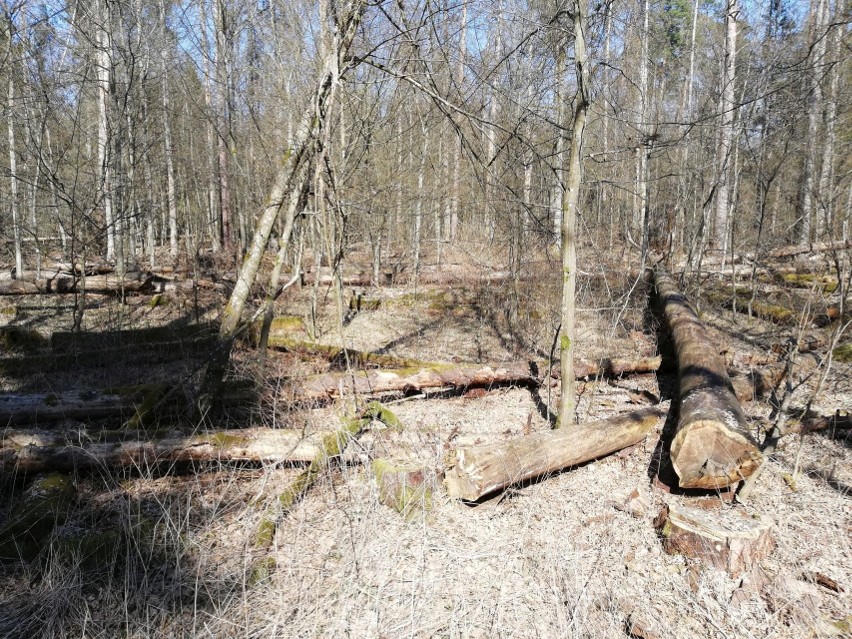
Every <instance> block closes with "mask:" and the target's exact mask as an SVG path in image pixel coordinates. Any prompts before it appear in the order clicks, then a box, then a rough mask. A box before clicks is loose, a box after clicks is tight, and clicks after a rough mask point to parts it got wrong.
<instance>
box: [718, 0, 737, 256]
mask: <svg viewBox="0 0 852 639" xmlns="http://www.w3.org/2000/svg"><path fill="white" fill-rule="evenodd" d="M739 13H740V6H739V0H728V6H727V9H726V11H725V64H724V66H723V68H722V71H723V73H722V100H721V110H722V114H721V115H722V124H721V127H722V130H721V133H720V144H719V158H718V165H719V187H718V190H717V192H716V214H715V226H714V229H715V233H714V238H713V240H714V241H713V243H714V245H715V247H716V248H717V249H719V250H720V251H722V252H723V253H724V252H725V251H726V250H727V248H728V209H729V207H730V202H731V181H732V176H731V158H732V151H733V146H734V114H735V108H736V106H735V102H734V101H735V93H734V83H735V81H736V60H737V19H738V18H739Z"/></svg>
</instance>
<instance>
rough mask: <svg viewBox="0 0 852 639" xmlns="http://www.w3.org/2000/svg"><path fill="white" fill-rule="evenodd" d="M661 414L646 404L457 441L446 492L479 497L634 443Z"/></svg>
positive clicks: (450, 458) (450, 456)
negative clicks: (490, 439) (560, 425)
mask: <svg viewBox="0 0 852 639" xmlns="http://www.w3.org/2000/svg"><path fill="white" fill-rule="evenodd" d="M664 415H665V411H663V410H661V409H659V408H647V409H644V410H639V411H633V412H630V413H626V414H624V415H618V416H616V417H611V418H609V419H602V420H600V421H594V422H589V423H586V424H581V425H579V426H577V427H573V428H565V429H559V430H551V431H544V432H540V433H535V434H532V435H527V436H525V437H519V438H516V439H511V440H509V441H506V442H500V443H497V444H486V445H484V446H458V447H456V448H455V449H453V450H451V451H450V452H449V453H448V456H447V462H446V471H445V474H444V485H445V486H446V489H447V493H448V494H449V495H450V497H457V498H461V499H466V500H469V501H472V500H475V499H479V498H480V497H482V496H484V495H487V494H489V493H492V492H494V491H496V490H500V489H502V488H505V487H506V486H509V485H511V484H516V483H518V482H521V481H524V480H527V479H532V478H534V477H539V476H541V475H545V474H547V473H552V472H556V471H558V470H562V469H563V468H567V467H569V466H574V465H576V464H581V463H583V462H587V461H590V460H592V459H597V458H598V457H603V456H604V455H608V454H610V453H613V452H615V451H617V450H621V449H622V448H626V447H628V446H632V445H633V444H636V443H637V442H639V441H641V440H642V439H643V438H644V437H645V436H646V435H647V434H648V431H649V430H651V427H652V426H654V424H656V423H657V422H658V421H659V419H660V418H662V417H663V416H664Z"/></svg>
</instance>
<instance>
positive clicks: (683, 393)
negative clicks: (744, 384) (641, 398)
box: [655, 267, 763, 490]
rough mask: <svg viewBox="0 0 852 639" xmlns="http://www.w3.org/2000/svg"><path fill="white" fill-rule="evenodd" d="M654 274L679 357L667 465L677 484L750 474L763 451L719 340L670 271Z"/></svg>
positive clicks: (706, 484) (711, 483) (699, 484)
mask: <svg viewBox="0 0 852 639" xmlns="http://www.w3.org/2000/svg"><path fill="white" fill-rule="evenodd" d="M655 275H656V287H657V294H658V296H659V299H660V304H661V306H662V307H663V311H664V312H665V316H666V320H667V322H668V326H669V332H670V333H671V336H672V341H673V343H674V348H675V352H676V354H677V360H678V380H679V384H680V391H679V394H680V408H679V414H678V421H677V431H676V434H675V437H674V440H673V441H672V444H671V459H672V465H673V466H674V469H675V471H676V472H677V474H678V478H679V484H680V486H681V488H701V489H707V490H714V489H718V488H724V487H726V486H729V485H730V484H732V483H734V482H736V481H739V480H741V479H745V478H746V477H748V476H750V475H751V474H752V473H753V472H754V471H755V470H757V468H759V467H760V465H761V464H762V463H763V456H762V455H761V453H760V450H759V448H758V445H757V442H755V441H754V439H753V438H752V436H751V435H750V434H749V432H748V429H747V424H746V418H745V415H744V414H743V409H742V407H741V406H740V403H739V401H737V398H736V395H735V393H734V388H733V386H732V384H731V380H730V378H729V377H728V374H727V372H726V370H725V362H724V360H723V359H722V357H721V356H720V355H719V352H718V344H716V343H714V342H713V340H711V338H710V336H709V335H708V333H707V330H706V329H705V328H704V326H703V324H702V323H701V321H700V320H699V319H698V315H697V314H696V313H695V311H694V310H693V308H692V306H691V305H690V304H689V302H688V301H687V299H686V298H685V297H684V296H683V294H682V293H681V292H680V291H679V290H678V289H677V286H676V285H675V282H674V280H673V279H672V278H671V276H670V275H669V274H668V273H666V272H665V271H663V270H662V269H661V268H659V267H658V268H657V269H656V271H655Z"/></svg>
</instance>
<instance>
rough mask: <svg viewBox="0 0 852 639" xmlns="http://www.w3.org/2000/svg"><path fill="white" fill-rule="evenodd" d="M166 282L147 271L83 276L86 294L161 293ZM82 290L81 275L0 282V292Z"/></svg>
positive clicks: (56, 275)
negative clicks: (122, 275)
mask: <svg viewBox="0 0 852 639" xmlns="http://www.w3.org/2000/svg"><path fill="white" fill-rule="evenodd" d="M166 284H167V281H166V280H164V279H163V278H160V277H157V276H156V275H153V274H152V273H148V272H136V273H126V274H125V275H124V277H118V276H117V275H114V274H105V275H91V276H88V277H86V278H85V290H86V292H87V293H102V294H110V295H126V294H130V293H137V294H150V293H162V292H163V291H164V290H165V286H166ZM83 289H84V279H83V278H81V277H76V276H74V275H67V274H64V273H56V274H54V275H53V276H51V277H40V278H35V277H30V278H26V279H19V280H2V281H0V295H39V294H41V295H45V294H53V293H80V292H82V291H83Z"/></svg>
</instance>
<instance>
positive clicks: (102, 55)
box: [96, 1, 116, 260]
mask: <svg viewBox="0 0 852 639" xmlns="http://www.w3.org/2000/svg"><path fill="white" fill-rule="evenodd" d="M100 7H101V11H100V12H99V15H98V20H100V24H98V25H97V47H98V50H97V61H96V66H97V82H98V198H97V200H98V204H99V205H100V206H102V207H103V210H104V222H105V224H106V239H107V250H106V258H107V259H108V260H112V259H115V256H116V253H115V235H116V234H115V219H114V215H113V208H112V205H113V202H112V168H111V167H112V141H111V136H110V131H109V102H110V80H111V78H110V76H111V75H112V73H111V71H112V52H111V46H112V44H111V37H110V33H109V31H108V29H109V27H110V25H111V24H112V21H111V20H110V17H109V14H110V9H109V4H108V3H107V2H105V1H104V2H103V3H102V4H101V5H100Z"/></svg>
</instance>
